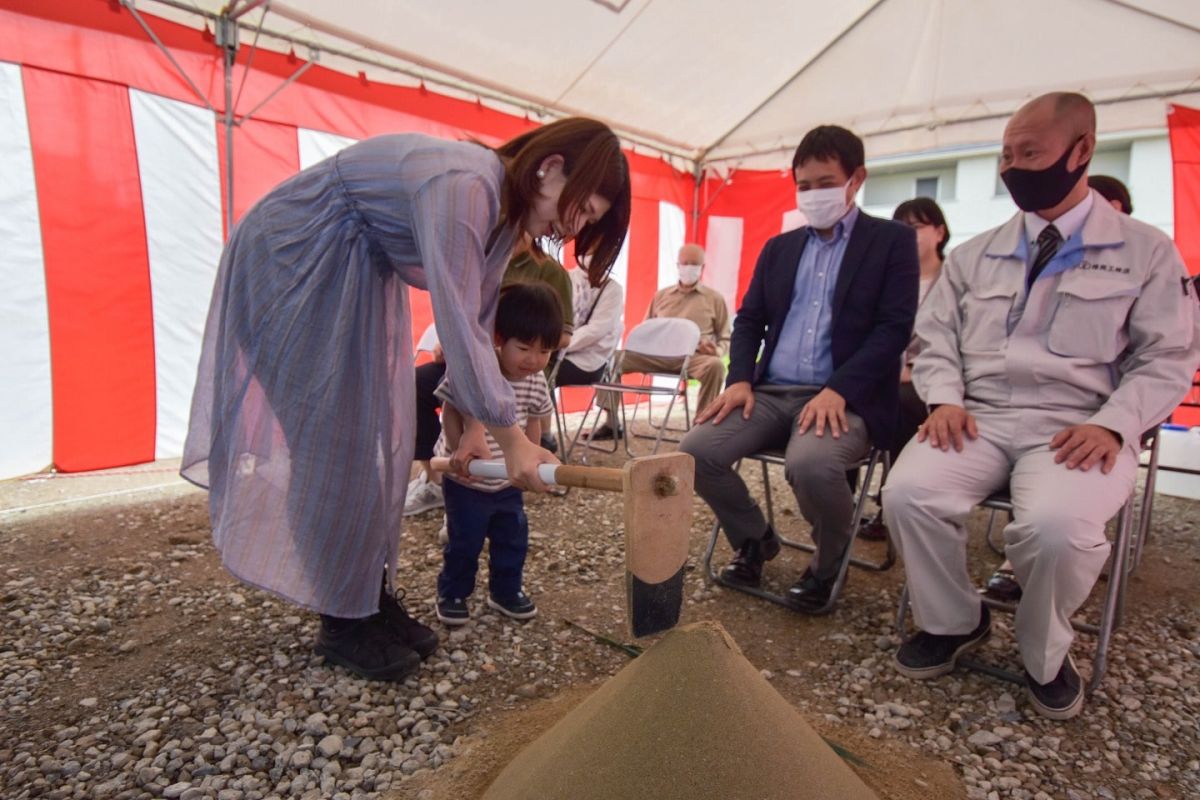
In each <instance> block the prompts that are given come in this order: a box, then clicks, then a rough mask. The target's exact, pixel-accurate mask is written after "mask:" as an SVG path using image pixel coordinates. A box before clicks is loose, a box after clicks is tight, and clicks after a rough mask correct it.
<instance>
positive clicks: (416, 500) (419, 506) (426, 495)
mask: <svg viewBox="0 0 1200 800" xmlns="http://www.w3.org/2000/svg"><path fill="white" fill-rule="evenodd" d="M444 505H446V501H445V500H444V499H443V498H442V487H441V486H438V485H437V484H436V483H434V482H433V481H431V480H429V479H428V478H427V477H425V473H424V472H422V473H421V474H420V475H418V476H417V477H415V478H413V479H412V480H411V481H409V482H408V494H406V495H405V497H404V516H406V517H411V516H412V515H414V514H420V513H422V512H424V511H429V510H430V509H433V508H441V507H442V506H444Z"/></svg>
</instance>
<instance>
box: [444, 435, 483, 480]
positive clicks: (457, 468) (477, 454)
mask: <svg viewBox="0 0 1200 800" xmlns="http://www.w3.org/2000/svg"><path fill="white" fill-rule="evenodd" d="M491 457H492V450H491V448H490V447H488V443H487V437H486V429H485V428H484V427H483V426H482V425H479V424H475V425H470V424H468V425H467V426H466V427H465V428H464V430H463V433H462V437H461V438H459V440H458V448H457V449H456V450H455V451H454V453H453V454H452V455H451V456H450V467H451V468H452V469H453V470H454V474H455V475H456V476H458V477H459V478H462V479H464V480H467V481H470V482H472V483H474V482H475V481H476V480H478V479H477V478H475V477H474V476H472V475H471V473H469V472H468V471H467V467H468V465H470V463H471V461H473V460H474V459H476V458H482V459H488V458H491Z"/></svg>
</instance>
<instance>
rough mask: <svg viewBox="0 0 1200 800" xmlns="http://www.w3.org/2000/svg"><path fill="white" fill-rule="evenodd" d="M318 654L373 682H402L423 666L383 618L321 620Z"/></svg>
mask: <svg viewBox="0 0 1200 800" xmlns="http://www.w3.org/2000/svg"><path fill="white" fill-rule="evenodd" d="M316 651H317V654H318V655H320V656H323V657H324V658H325V660H326V661H327V662H329V663H330V664H337V665H339V666H342V667H345V668H346V669H348V670H350V671H351V672H353V673H354V674H355V675H358V676H360V677H363V678H366V679H367V680H372V681H402V680H404V679H405V678H407V677H408V676H409V675H411V674H412V673H414V672H416V671H417V668H418V667H419V666H421V657H420V656H418V655H417V653H416V651H415V650H413V649H412V648H411V647H409V646H408V645H407V644H405V643H404V642H402V641H401V640H400V637H399V635H397V633H396V631H395V630H394V629H393V628H392V626H391V625H389V624H388V623H387V622H386V621H385V620H384V618H383V614H375V615H374V616H371V617H367V618H366V619H339V618H337V617H327V616H325V615H322V616H321V630H320V632H319V633H318V634H317V646H316Z"/></svg>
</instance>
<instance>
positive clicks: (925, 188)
mask: <svg viewBox="0 0 1200 800" xmlns="http://www.w3.org/2000/svg"><path fill="white" fill-rule="evenodd" d="M913 197H928V198H930V199H932V200H937V199H938V179H937V176H936V175H934V176H933V177H928V178H917V188H916V191H914V192H913Z"/></svg>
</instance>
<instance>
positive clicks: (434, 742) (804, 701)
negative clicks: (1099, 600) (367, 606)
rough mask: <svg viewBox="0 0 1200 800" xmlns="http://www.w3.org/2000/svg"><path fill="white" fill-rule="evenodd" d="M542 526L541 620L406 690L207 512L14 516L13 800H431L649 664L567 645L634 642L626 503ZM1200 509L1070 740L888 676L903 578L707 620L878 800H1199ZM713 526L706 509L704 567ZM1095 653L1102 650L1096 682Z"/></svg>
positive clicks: (697, 598)
mask: <svg viewBox="0 0 1200 800" xmlns="http://www.w3.org/2000/svg"><path fill="white" fill-rule="evenodd" d="M747 474H750V472H749V471H748V473H747ZM752 482H754V480H753V478H752ZM776 488H777V489H780V490H783V489H784V487H783V485H782V482H781V481H780V482H779V484H778V485H777V486H776ZM777 497H787V495H786V494H781V495H777ZM528 505H529V514H530V519H531V525H532V530H533V536H532V542H531V556H530V561H529V564H528V567H527V575H528V585H527V588H528V590H529V592H530V594H531V595H532V596H533V597H534V598H535V599H536V600H537V601H538V603H539V606H540V608H541V611H542V614H541V617H540V618H539V619H538V620H535V621H533V622H531V623H527V624H519V623H511V622H510V621H508V620H504V619H501V618H499V617H497V616H496V615H494V614H482V615H480V616H478V617H477V618H476V619H475V620H474V621H473V622H472V623H471V624H470V625H468V626H466V627H464V628H461V629H458V630H455V631H453V632H451V633H449V634H448V635H445V631H444V630H442V631H441V633H443V644H442V647H441V649H439V651H438V652H437V653H436V654H435V655H434V656H433V657H432V658H430V659H429V661H427V662H426V663H425V664H424V665H423V667H422V669H421V671H420V672H419V674H418V675H417V676H415V677H414V678H412V679H410V680H409V681H408V682H406V683H404V684H399V685H389V684H371V683H367V682H364V681H361V680H357V679H354V678H352V677H351V676H349V674H348V673H346V672H345V671H343V670H341V669H336V668H330V667H327V666H325V665H324V664H322V663H321V661H320V659H319V658H317V657H315V656H313V655H312V652H311V648H312V644H313V635H314V632H315V624H314V618H313V617H312V615H309V614H301V613H298V612H297V611H296V610H295V609H294V608H292V607H291V606H289V605H287V604H286V603H284V602H282V601H279V600H277V599H275V598H273V597H271V596H269V595H267V594H265V593H263V592H258V591H255V590H252V589H248V588H246V587H243V586H240V585H239V584H237V583H236V582H234V581H233V580H232V579H230V578H229V577H228V575H227V574H226V573H224V571H223V570H222V569H221V568H220V565H219V560H218V558H217V556H216V553H215V552H214V550H213V548H212V546H211V544H210V542H209V539H208V528H207V514H206V511H205V505H204V496H203V495H202V494H201V493H199V492H177V493H175V494H173V495H172V496H171V497H168V498H149V499H147V498H144V497H142V498H140V499H138V500H137V501H134V500H132V499H131V500H130V501H129V502H125V503H123V504H122V503H114V502H112V501H109V502H108V503H106V504H105V505H104V507H91V506H88V505H87V504H78V505H73V506H71V507H69V508H68V509H64V510H62V511H61V512H59V513H55V514H52V515H46V514H43V515H41V516H37V517H31V518H25V517H24V515H19V514H18V515H7V516H5V515H3V514H0V564H3V565H4V566H2V567H0V618H2V619H3V622H4V624H3V625H2V626H0V734H2V735H0V797H3V798H11V799H12V800H20V799H21V798H29V797H46V798H109V797H112V798H152V797H153V798H157V797H167V798H184V799H185V800H192V799H193V798H209V797H215V798H219V800H236V799H237V798H245V800H260V799H261V798H306V799H308V798H328V797H332V798H376V797H380V798H382V797H397V798H407V797H417V798H421V800H424V798H426V797H430V796H432V791H431V790H429V789H420V790H418V789H416V788H414V787H417V786H419V785H422V781H421V780H416V781H414V780H413V776H417V777H418V778H428V777H429V771H430V770H432V771H434V772H435V773H436V771H437V770H438V769H439V767H441V766H442V765H444V764H446V763H447V762H449V761H451V760H452V759H454V758H455V757H456V756H457V755H458V754H460V753H461V752H463V751H464V750H465V749H466V746H467V745H469V744H470V743H471V742H473V741H476V740H477V739H478V738H479V737H481V736H486V735H487V734H488V733H489V730H490V729H489V725H491V724H492V722H493V721H494V720H496V719H500V718H502V717H503V715H504V713H507V712H508V711H509V710H511V709H514V708H521V707H524V706H529V705H530V704H534V703H538V702H540V701H541V699H543V698H548V697H552V696H555V695H557V694H559V693H560V692H561V691H562V690H564V689H568V688H571V687H579V686H586V685H590V684H593V683H595V682H596V681H598V680H602V679H603V678H605V677H607V676H609V675H611V674H613V673H614V672H616V671H617V670H618V669H620V668H621V666H623V665H624V664H625V663H626V662H627V659H628V657H627V656H626V655H625V654H624V653H622V652H620V651H619V650H617V649H615V648H611V647H608V646H606V645H603V644H600V643H598V642H596V641H595V640H593V639H592V638H591V637H589V636H587V635H585V634H583V633H581V632H579V631H578V630H576V629H574V628H569V627H567V626H564V625H563V624H562V620H564V619H570V620H574V621H577V622H579V623H581V624H583V625H585V626H587V627H589V628H591V629H593V630H596V631H600V632H604V633H607V634H610V635H613V636H616V637H618V638H623V635H622V633H621V626H622V624H623V623H622V620H623V617H622V614H623V611H622V605H621V601H622V595H621V592H622V588H623V587H622V585H621V575H622V569H623V566H622V565H623V561H622V558H623V555H622V552H621V539H620V534H621V531H620V528H619V526H620V518H621V510H620V504H619V500H618V499H617V498H615V497H612V496H608V495H603V494H600V493H586V492H579V491H574V492H572V493H571V494H570V495H569V496H568V497H567V498H566V499H563V498H553V497H537V498H530V501H529V504H528ZM788 505H790V502H789V504H788ZM1198 511H1200V503H1196V502H1192V501H1185V500H1177V499H1173V498H1165V497H1160V498H1159V500H1158V503H1157V505H1156V510H1155V534H1154V540H1153V542H1152V544H1151V545H1150V548H1149V551H1148V555H1147V557H1146V561H1145V563H1144V564H1143V566H1142V568H1141V571H1140V572H1139V573H1138V574H1137V576H1136V578H1135V580H1134V585H1133V588H1132V596H1131V600H1130V604H1129V610H1128V616H1127V619H1126V622H1125V624H1124V626H1123V627H1122V628H1121V630H1120V631H1118V633H1117V634H1116V636H1115V638H1114V643H1113V655H1112V659H1111V663H1110V667H1109V672H1108V675H1107V677H1106V679H1105V681H1104V684H1103V685H1102V686H1101V688H1100V689H1099V691H1098V692H1097V693H1096V694H1095V695H1094V696H1093V697H1092V698H1091V699H1090V701H1089V703H1088V705H1087V707H1086V708H1085V711H1084V714H1083V716H1082V717H1080V718H1079V719H1076V720H1073V721H1071V722H1067V723H1055V722H1051V721H1048V720H1043V719H1041V718H1039V717H1037V716H1036V715H1035V714H1033V712H1032V711H1031V710H1030V709H1029V708H1028V707H1027V704H1026V702H1025V699H1024V696H1023V690H1022V689H1021V688H1020V687H1018V686H1016V685H1012V684H1006V683H1003V682H999V681H996V680H995V679H992V678H989V677H987V676H983V675H979V674H977V673H970V672H959V673H955V674H953V675H951V676H947V677H946V678H943V679H941V680H938V681H934V682H930V683H916V682H912V681H909V680H907V679H904V678H902V677H900V676H898V675H897V674H896V673H895V672H894V670H893V669H892V667H891V664H890V663H889V662H890V658H891V653H892V651H893V649H894V648H895V646H896V644H897V641H898V640H897V639H896V638H895V637H894V635H893V632H892V623H893V618H894V611H895V598H896V595H897V591H898V588H899V585H900V581H901V579H902V577H901V576H902V571H901V570H900V569H894V570H892V571H891V572H889V573H885V574H880V575H876V574H863V573H854V574H852V576H851V581H850V584H849V586H848V589H847V594H846V595H845V597H844V601H843V604H842V605H841V607H840V608H839V610H838V612H837V613H836V614H834V615H833V616H832V617H828V618H819V619H812V618H806V617H799V616H797V615H795V614H792V613H791V612H788V611H786V610H784V609H780V608H775V607H768V606H766V605H764V604H763V603H761V602H760V601H756V600H754V599H752V598H749V597H746V596H743V595H738V594H733V593H729V592H725V591H722V590H713V589H710V588H708V587H707V586H706V585H705V583H704V582H703V580H702V578H701V574H700V572H701V571H700V570H699V569H695V570H693V572H692V573H691V575H690V576H689V585H688V588H687V593H688V596H689V598H690V603H689V605H688V607H687V609H686V612H685V618H686V619H688V620H698V619H716V620H719V621H720V622H721V623H722V624H723V625H724V626H725V627H726V628H727V629H728V630H729V631H730V632H731V634H732V635H733V636H734V638H735V639H736V640H737V641H738V642H739V643H740V644H741V645H742V647H743V649H744V650H745V652H746V654H747V656H748V657H749V658H750V660H751V661H752V662H753V663H754V664H755V665H756V666H759V667H760V668H761V669H763V670H764V671H765V674H767V675H768V677H769V678H770V679H771V680H772V681H773V683H774V685H775V686H776V687H777V688H778V689H779V691H780V692H781V693H782V694H783V695H784V696H785V697H787V698H788V699H789V700H790V701H791V702H793V703H794V704H795V705H796V706H797V707H798V708H799V709H800V710H801V711H802V712H803V713H805V715H806V716H807V717H808V718H809V719H810V720H813V722H814V724H815V725H816V726H817V727H818V729H819V730H821V732H822V733H823V734H825V735H826V736H830V737H831V738H833V739H838V738H839V735H842V736H844V737H845V738H846V740H848V741H855V742H863V743H865V744H860V745H858V746H857V747H856V748H854V752H855V755H856V756H857V757H858V758H860V759H862V760H863V761H865V762H866V763H867V765H868V766H867V767H865V768H863V769H865V770H866V771H867V774H865V775H864V777H865V778H867V779H868V782H870V779H869V772H870V770H871V766H870V764H871V763H872V761H873V760H876V761H879V762H880V763H882V761H883V754H885V753H893V752H897V751H899V752H901V753H902V754H908V757H909V758H910V759H911V765H908V764H905V762H904V760H903V759H900V760H898V763H899V766H898V767H896V768H898V769H911V770H912V776H911V778H912V781H913V783H914V785H915V786H916V787H917V788H918V789H919V788H920V787H921V786H923V785H924V784H923V780H922V778H921V774H922V773H921V771H920V770H921V769H922V765H928V764H933V763H936V762H946V763H949V764H951V765H952V766H953V767H954V769H955V771H956V773H957V775H958V778H959V779H960V781H961V786H960V788H961V793H959V794H957V795H953V796H960V797H968V798H978V799H980V800H983V799H985V798H986V799H987V800H1000V799H1001V798H1015V799H1016V800H1029V799H1030V798H1037V799H1038V800H1042V798H1049V797H1052V798H1069V799H1070V800H1082V799H1083V798H1096V797H1099V798H1114V799H1115V798H1190V797H1198V796H1200V741H1198V738H1200V737H1198V730H1200V728H1198V725H1197V722H1198V720H1197V717H1198V715H1200V680H1198V678H1200V611H1198V603H1197V599H1198V598H1200V580H1198V579H1197V577H1196V567H1197V562H1200V542H1198V541H1197V533H1198V532H1200V531H1198V529H1197V528H1198V522H1200V514H1198V513H1197V512H1198ZM785 516H787V517H788V518H789V519H791V518H792V517H793V515H785ZM984 519H985V517H984V516H983V515H982V514H980V515H977V517H976V518H973V522H972V525H973V526H974V527H975V528H977V529H979V530H980V531H981V530H982V525H983V521H984ZM439 525H440V517H439V516H438V515H437V514H435V513H428V514H425V515H422V516H420V517H417V518H415V519H414V520H412V522H411V524H410V525H409V528H408V530H407V532H406V538H405V542H404V544H403V546H402V547H403V553H402V561H401V565H400V567H401V570H400V571H401V574H402V575H403V576H405V579H404V582H405V584H406V585H407V586H408V588H409V591H410V595H409V600H408V604H409V606H410V608H412V609H414V610H415V611H416V612H417V613H418V614H419V615H422V616H424V617H425V618H427V619H428V618H431V617H432V609H431V605H430V603H431V600H432V597H431V595H432V592H433V586H434V581H435V578H436V574H437V570H438V567H439V565H440V557H439V553H438V550H437V547H436V543H435V532H436V530H437V528H438V526H439ZM709 525H711V516H710V514H709V512H708V510H707V509H706V508H705V507H704V506H703V505H702V504H700V503H697V506H696V517H695V525H694V531H695V535H694V537H693V556H694V558H693V561H694V562H695V563H697V564H698V562H699V558H700V556H701V555H702V550H703V544H704V539H705V536H706V534H707V531H708V527H709ZM800 527H801V526H799V525H797V526H796V528H797V529H799V528H800ZM974 538H975V539H976V540H981V539H982V536H976V537H974ZM723 547H724V546H723V545H722V549H719V550H718V558H720V559H721V560H722V561H723V560H724V559H725V558H727V551H726V550H724V549H723ZM972 552H973V563H974V569H975V571H976V573H977V574H978V576H980V577H983V576H986V574H987V573H988V572H990V570H991V569H992V567H993V566H994V565H995V563H996V561H997V559H996V558H995V557H994V556H992V555H991V554H990V553H988V552H987V551H986V549H985V548H984V547H983V546H982V545H979V546H976V547H975V548H974V549H973V551H972ZM801 564H802V561H800V560H799V559H793V558H792V557H791V556H788V557H786V558H784V559H781V560H780V561H777V562H772V564H771V565H770V567H769V574H770V576H771V578H772V580H774V581H776V582H777V584H778V585H786V584H787V583H789V582H790V581H791V580H794V578H795V577H796V576H797V575H798V573H799V571H800V569H801V566H800V565H801ZM477 605H480V606H481V605H482V604H478V603H477ZM1007 626H1008V620H1007V619H1006V618H1005V617H1004V616H1003V615H1000V616H999V617H998V625H997V628H998V630H999V632H1000V635H997V636H994V637H993V641H992V643H991V644H990V645H989V646H988V650H989V652H988V657H989V659H992V660H996V661H999V662H1007V663H1009V664H1012V663H1014V662H1013V657H1012V654H1013V652H1014V647H1015V646H1014V644H1013V641H1012V638H1011V635H1010V634H1009V633H1008V627H1007ZM1091 652H1092V645H1091V641H1090V638H1089V637H1081V638H1080V639H1079V641H1078V644H1077V645H1076V648H1075V653H1076V657H1077V660H1078V662H1079V663H1080V665H1081V668H1083V670H1084V672H1085V674H1086V672H1087V666H1086V665H1087V664H1088V663H1090V658H1091ZM872 743H875V744H872ZM875 747H878V751H876V750H875V749H874V748H875ZM863 769H860V773H862V772H863ZM873 785H874V784H873ZM881 796H891V795H884V794H881ZM897 796H898V795H897ZM947 796H950V795H947Z"/></svg>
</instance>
